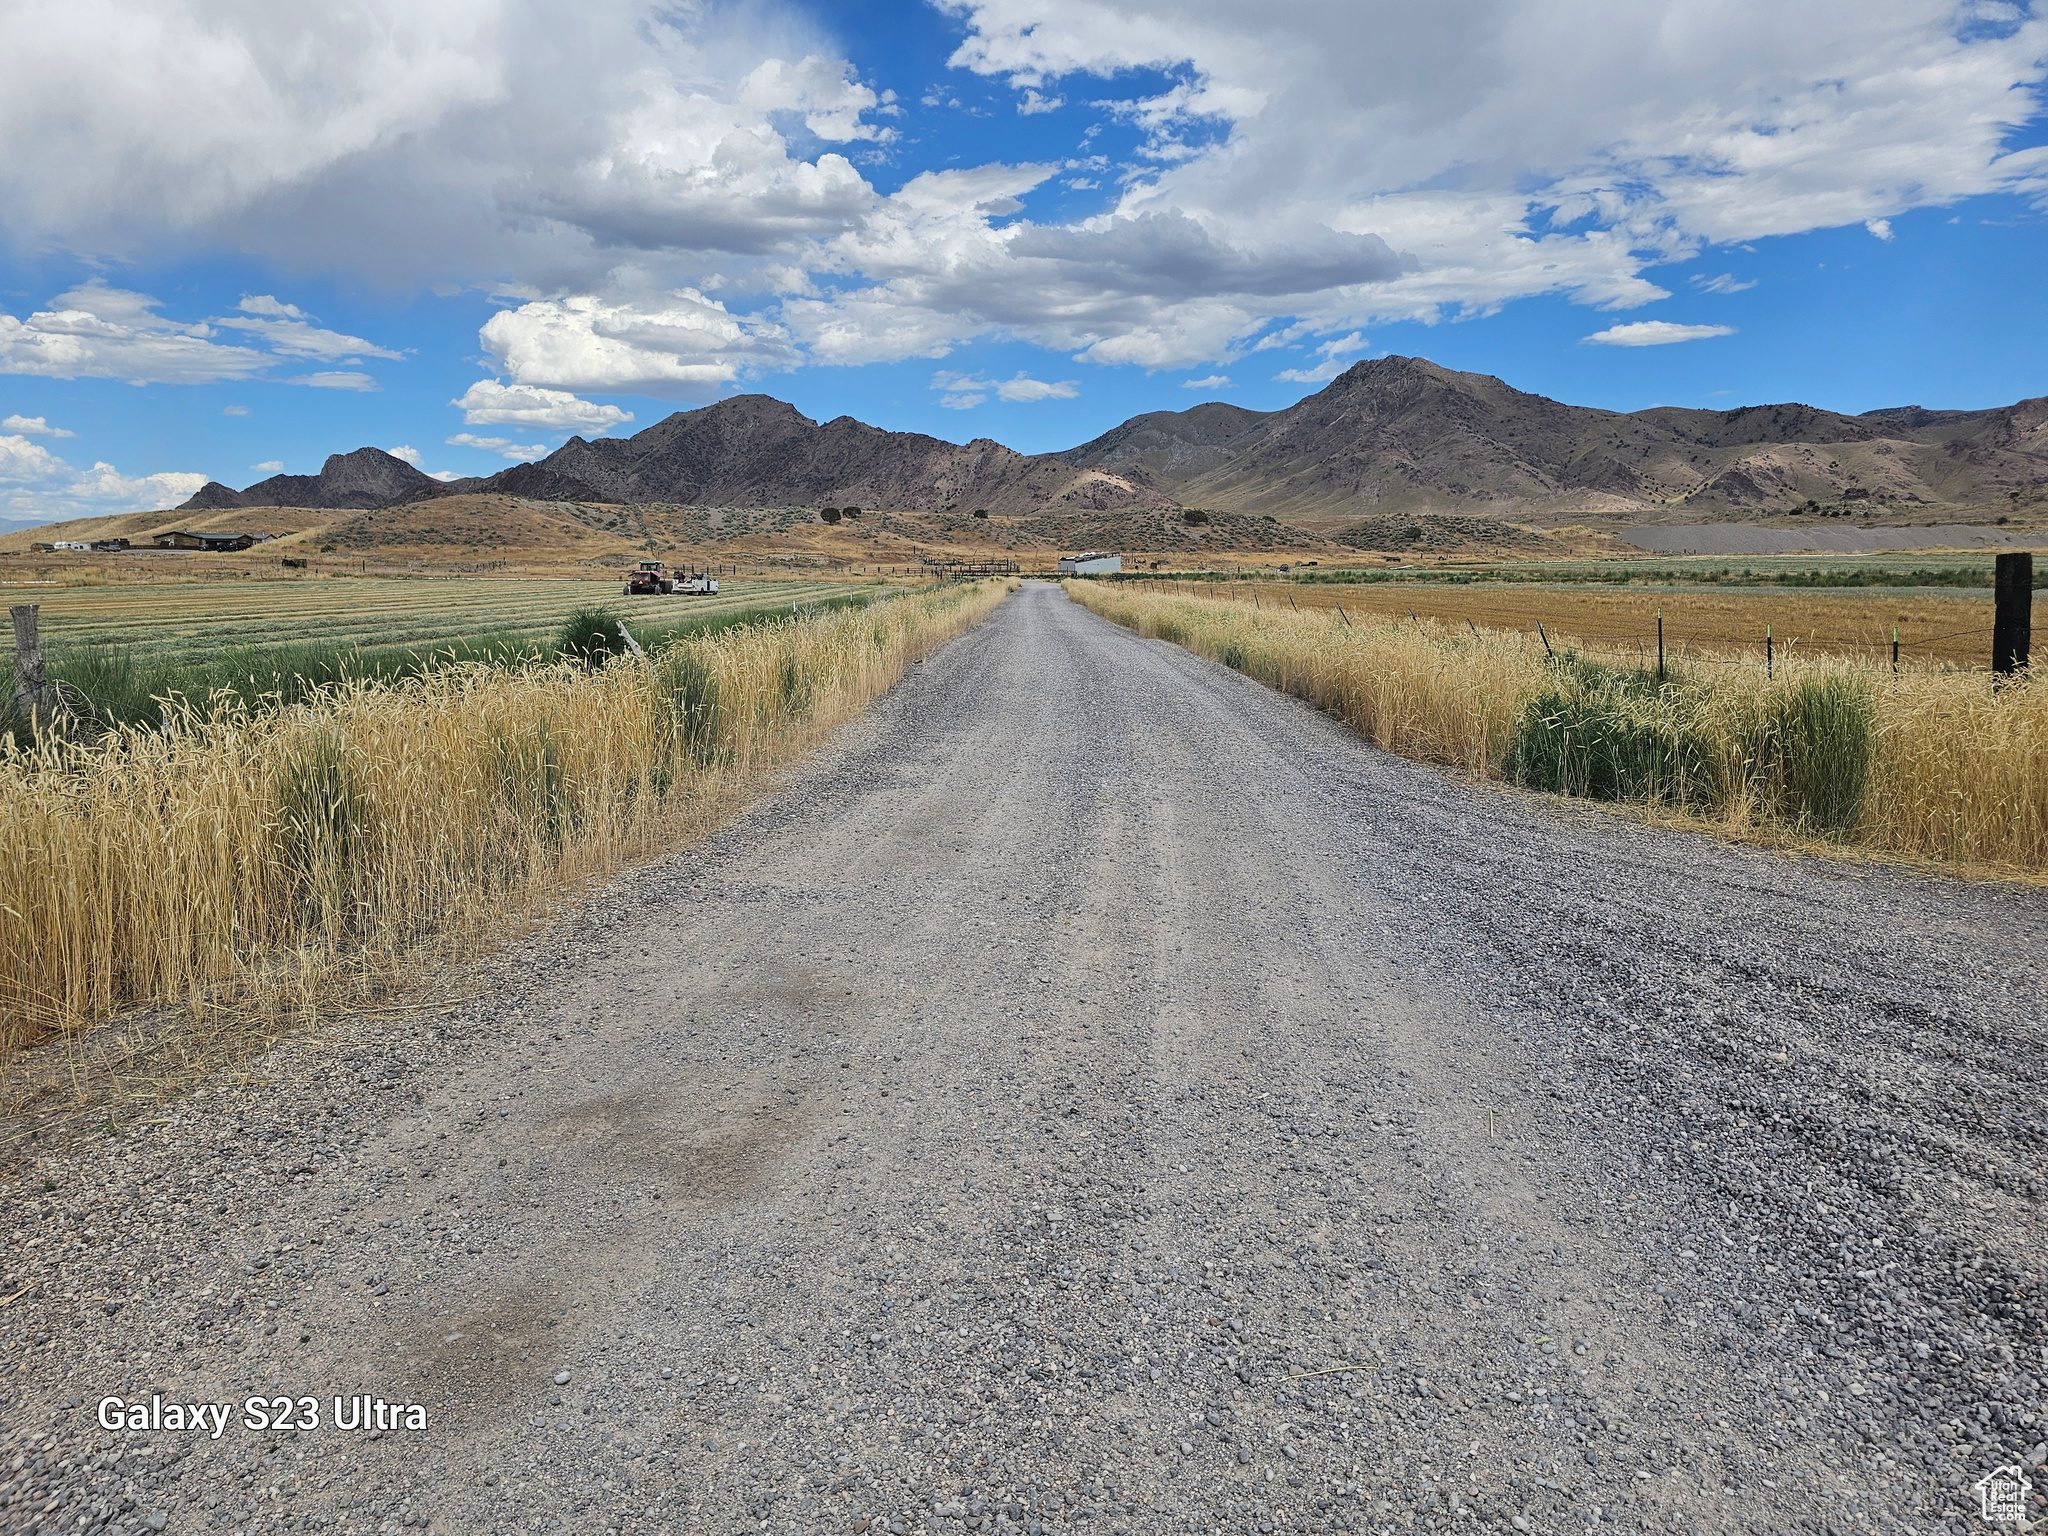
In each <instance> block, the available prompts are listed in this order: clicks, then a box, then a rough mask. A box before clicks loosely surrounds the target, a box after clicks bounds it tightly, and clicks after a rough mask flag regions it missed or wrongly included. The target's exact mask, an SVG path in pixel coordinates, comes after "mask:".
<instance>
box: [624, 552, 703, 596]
mask: <svg viewBox="0 0 2048 1536" xmlns="http://www.w3.org/2000/svg"><path fill="white" fill-rule="evenodd" d="M672 594H673V595H675V596H679V597H716V596H717V595H718V582H717V580H716V579H715V578H714V577H713V576H712V575H711V574H710V573H709V572H708V571H685V570H683V569H682V567H681V566H678V567H676V569H675V570H673V571H664V570H663V569H662V568H661V562H660V561H659V560H642V561H641V562H640V564H639V565H638V566H637V567H636V568H635V569H634V570H632V571H631V572H629V573H628V574H627V576H626V596H628V597H653V596H656V595H660V596H664V597H666V596H669V595H672Z"/></svg>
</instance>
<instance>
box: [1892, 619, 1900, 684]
mask: <svg viewBox="0 0 2048 1536" xmlns="http://www.w3.org/2000/svg"><path fill="white" fill-rule="evenodd" d="M1892 670H1893V671H1894V672H1896V671H1898V670H1899V626H1898V625H1896V624H1894V625H1893V626H1892Z"/></svg>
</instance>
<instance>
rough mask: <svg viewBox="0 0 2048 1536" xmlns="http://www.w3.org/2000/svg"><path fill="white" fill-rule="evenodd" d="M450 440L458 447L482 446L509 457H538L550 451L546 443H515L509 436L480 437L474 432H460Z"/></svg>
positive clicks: (486, 450) (490, 451)
mask: <svg viewBox="0 0 2048 1536" xmlns="http://www.w3.org/2000/svg"><path fill="white" fill-rule="evenodd" d="M448 441H449V442H450V443H452V444H454V445H455V446H456V447H458V448H481V449H482V450H483V451H484V452H486V453H496V454H502V455H503V456H504V457H506V458H508V459H537V458H539V457H541V456H542V455H543V454H545V453H546V452H547V451H548V445H547V444H546V443H526V444H522V443H515V442H513V441H512V439H510V438H509V437H478V436H477V435H476V434H475V433H473V432H458V433H456V434H455V435H454V436H453V437H451V438H449V439H448Z"/></svg>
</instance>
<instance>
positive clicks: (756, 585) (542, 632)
mask: <svg viewBox="0 0 2048 1536" xmlns="http://www.w3.org/2000/svg"><path fill="white" fill-rule="evenodd" d="M864 589H865V588H864V586H857V585H855V584H853V583H848V582H843V581H837V582H833V581H722V582H720V583H719V593H718V596H716V597H636V598H627V597H624V596H622V595H621V594H620V592H619V588H618V587H617V586H616V585H614V584H613V583H611V582H608V581H607V582H593V581H523V580H509V579H502V578H498V579H491V578H486V579H481V580H476V581H452V580H435V579H431V578H423V577H414V578H407V577H338V578H333V579H320V580H306V581H265V582H260V583H258V582H250V581H226V582H217V583H166V584H164V585H161V586H99V587H56V588H36V587H19V588H7V589H0V590H5V591H6V593H7V600H8V601H9V602H10V603H39V604H40V605H41V607H42V615H41V627H42V636H43V644H44V647H45V649H46V650H47V651H49V653H50V654H51V657H52V659H53V661H56V662H59V663H61V662H62V661H63V660H64V659H65V658H66V657H67V656H70V655H75V654H76V653H77V652H79V651H82V650H88V649H91V648H95V647H101V646H120V647H132V648H135V649H138V650H145V651H148V652H149V653H151V655H152V656H154V657H157V658H160V659H162V660H164V661H168V662H173V663H175V662H183V661H187V660H192V659H196V658H200V657H204V656H207V655H210V654H212V653H215V652H217V651H219V650H221V649H223V648H234V649H271V648H279V647H287V646H290V647H299V646H308V645H316V646H322V647H329V648H336V649H341V648H346V647H349V646H364V647H370V646H379V647H382V646H393V645H419V646H432V645H434V644H437V643H440V642H444V641H456V640H463V639H467V638H470V637H473V636H477V635H490V636H494V637H497V638H500V639H509V640H529V639H530V640H540V639H544V638H546V637H548V636H551V635H553V634H554V633H555V632H556V631H557V630H558V629H559V628H560V627H561V625H562V622H563V620H564V619H565V618H567V617H568V615H569V614H570V613H572V612H574V611H575V610H577V609H578V608H584V607H589V606H592V605H595V604H604V605H606V606H609V607H613V608H615V609H616V610H617V611H618V613H619V615H620V617H622V618H624V619H625V620H626V622H627V623H628V624H629V625H633V624H636V623H637V622H645V623H648V624H653V625H659V626H663V627H667V626H671V625H675V624H679V623H687V622H691V621H694V620H697V619H704V618H715V617H719V616H721V615H727V614H735V613H740V612H744V611H746V610H748V609H758V608H765V607H771V606H782V607H787V606H788V605H789V604H792V603H804V604H812V603H819V602H825V601H829V600H830V599H832V598H835V597H844V596H846V595H847V594H849V593H851V592H855V591H860V590H864Z"/></svg>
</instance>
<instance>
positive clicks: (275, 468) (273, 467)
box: [249, 454, 404, 475]
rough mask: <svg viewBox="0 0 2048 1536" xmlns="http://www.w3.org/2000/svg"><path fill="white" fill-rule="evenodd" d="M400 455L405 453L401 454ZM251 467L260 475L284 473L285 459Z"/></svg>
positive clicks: (269, 460)
mask: <svg viewBox="0 0 2048 1536" xmlns="http://www.w3.org/2000/svg"><path fill="white" fill-rule="evenodd" d="M400 457H401V458H402V457H404V455H402V454H401V455H400ZM249 467H250V468H251V469H253V470H255V471H256V473H257V474H259V475H281V474H283V473H284V460H283V459H265V460H264V461H263V462H262V463H261V464H251V465H250V466H249Z"/></svg>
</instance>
